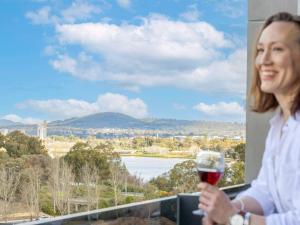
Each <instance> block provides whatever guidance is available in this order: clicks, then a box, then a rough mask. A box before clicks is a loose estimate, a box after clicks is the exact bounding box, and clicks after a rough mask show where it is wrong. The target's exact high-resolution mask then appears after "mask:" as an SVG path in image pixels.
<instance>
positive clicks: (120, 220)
mask: <svg viewBox="0 0 300 225" xmlns="http://www.w3.org/2000/svg"><path fill="white" fill-rule="evenodd" d="M247 187H248V185H244V184H243V185H237V186H231V187H227V188H223V190H224V191H225V192H226V193H227V194H228V195H229V196H230V198H234V197H235V196H236V195H237V194H238V193H239V192H241V191H243V190H245V189H246V188H247ZM198 196H199V193H192V194H185V193H183V194H178V195H177V196H171V197H166V198H159V199H154V200H149V201H143V202H138V203H132V204H126V205H121V206H116V207H110V208H105V209H99V210H93V211H88V212H83V213H76V214H71V215H66V216H59V217H55V218H47V219H40V220H37V221H32V222H26V223H24V222H23V223H19V224H24V225H119V224H120V225H132V224H134V225H196V224H197V225H199V224H201V222H200V221H201V219H200V217H199V216H194V215H193V214H192V211H193V210H194V209H196V208H197V205H198ZM10 224H12V223H10Z"/></svg>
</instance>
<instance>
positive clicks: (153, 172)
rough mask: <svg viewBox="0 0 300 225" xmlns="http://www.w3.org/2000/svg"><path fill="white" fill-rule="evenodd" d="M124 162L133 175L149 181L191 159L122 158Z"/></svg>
mask: <svg viewBox="0 0 300 225" xmlns="http://www.w3.org/2000/svg"><path fill="white" fill-rule="evenodd" d="M121 158H122V162H123V163H124V164H125V166H126V167H127V169H128V171H129V172H130V173H131V174H132V175H137V176H139V177H141V178H143V179H144V181H149V180H150V179H151V178H153V177H156V176H159V175H161V174H163V173H165V172H168V171H169V170H170V169H172V168H173V167H174V165H175V164H177V163H181V162H183V161H186V160H189V159H182V158H155V157H136V156H122V157H121Z"/></svg>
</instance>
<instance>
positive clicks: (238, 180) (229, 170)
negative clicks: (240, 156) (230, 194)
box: [218, 161, 245, 187]
mask: <svg viewBox="0 0 300 225" xmlns="http://www.w3.org/2000/svg"><path fill="white" fill-rule="evenodd" d="M243 183H245V163H244V162H242V161H236V162H233V163H232V164H231V165H230V167H226V168H225V171H224V175H223V178H222V179H221V181H220V182H219V183H218V186H219V187H226V186H232V185H236V184H243Z"/></svg>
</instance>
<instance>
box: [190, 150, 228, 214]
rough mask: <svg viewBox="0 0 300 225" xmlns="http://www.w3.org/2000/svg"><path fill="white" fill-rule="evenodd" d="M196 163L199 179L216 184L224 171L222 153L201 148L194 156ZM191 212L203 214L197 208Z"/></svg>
mask: <svg viewBox="0 0 300 225" xmlns="http://www.w3.org/2000/svg"><path fill="white" fill-rule="evenodd" d="M196 165H197V172H198V176H199V179H200V181H201V182H207V183H209V184H211V185H216V184H217V183H218V181H219V180H220V179H221V177H222V175H223V173H224V168H225V162H224V153H223V152H214V151H208V150H202V151H200V152H199V153H198V154H197V156H196ZM193 214H194V215H199V216H203V215H204V212H203V211H202V210H200V209H197V210H194V211H193Z"/></svg>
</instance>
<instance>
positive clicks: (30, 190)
mask: <svg viewBox="0 0 300 225" xmlns="http://www.w3.org/2000/svg"><path fill="white" fill-rule="evenodd" d="M23 176H24V178H23V179H25V182H23V184H22V197H23V199H24V201H25V203H26V206H27V208H28V211H29V212H30V215H31V220H32V219H33V217H35V218H36V219H38V218H39V213H40V198H39V192H40V189H41V171H40V168H39V167H38V166H32V167H29V168H27V169H25V170H24V172H23ZM32 213H33V214H32Z"/></svg>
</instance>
